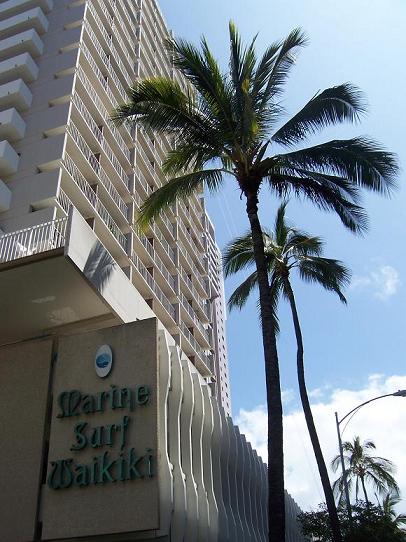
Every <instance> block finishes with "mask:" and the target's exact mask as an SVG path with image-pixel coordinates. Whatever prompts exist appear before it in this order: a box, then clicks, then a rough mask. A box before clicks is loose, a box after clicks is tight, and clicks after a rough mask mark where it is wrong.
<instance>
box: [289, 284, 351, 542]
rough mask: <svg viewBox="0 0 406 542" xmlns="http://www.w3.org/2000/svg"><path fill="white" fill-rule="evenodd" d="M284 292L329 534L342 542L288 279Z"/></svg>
mask: <svg viewBox="0 0 406 542" xmlns="http://www.w3.org/2000/svg"><path fill="white" fill-rule="evenodd" d="M285 285H286V291H287V294H288V298H289V303H290V308H291V311H292V318H293V324H294V328H295V335H296V342H297V376H298V381H299V390H300V398H301V400H302V406H303V412H304V415H305V419H306V424H307V429H308V431H309V435H310V440H311V442H312V446H313V450H314V455H315V457H316V462H317V467H318V469H319V474H320V479H321V483H322V485H323V490H324V496H325V499H326V504H327V510H328V514H329V518H330V526H331V533H332V537H333V542H342V536H341V529H340V522H339V519H338V514H337V508H336V505H335V501H334V495H333V490H332V488H331V485H330V479H329V476H328V472H327V467H326V463H325V461H324V457H323V452H322V450H321V446H320V442H319V437H318V435H317V430H316V426H315V424H314V420H313V414H312V410H311V407H310V402H309V397H308V395H307V389H306V379H305V370H304V363H303V355H304V348H303V336H302V330H301V327H300V321H299V316H298V312H297V308H296V301H295V296H294V294H293V290H292V287H291V285H290V282H289V279H286V281H285Z"/></svg>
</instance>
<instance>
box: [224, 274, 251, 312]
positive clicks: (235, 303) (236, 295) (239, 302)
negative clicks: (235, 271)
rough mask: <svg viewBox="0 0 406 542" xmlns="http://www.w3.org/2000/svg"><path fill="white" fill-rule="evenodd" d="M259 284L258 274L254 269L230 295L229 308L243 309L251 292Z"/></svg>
mask: <svg viewBox="0 0 406 542" xmlns="http://www.w3.org/2000/svg"><path fill="white" fill-rule="evenodd" d="M257 285H258V276H257V272H256V271H254V272H253V273H251V274H250V275H249V276H248V277H247V278H246V279H245V280H244V281H243V282H242V283H241V284H240V285H239V286H238V287H237V288H236V289H235V290H234V292H233V293H232V294H231V295H230V298H229V300H228V308H229V309H230V310H232V309H235V308H237V309H240V310H241V309H242V308H243V307H244V305H245V304H246V302H247V301H248V298H249V296H250V294H251V292H252V291H253V290H254V289H255V288H256V287H257Z"/></svg>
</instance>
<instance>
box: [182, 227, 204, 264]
mask: <svg viewBox="0 0 406 542" xmlns="http://www.w3.org/2000/svg"><path fill="white" fill-rule="evenodd" d="M178 226H179V228H180V231H181V232H182V233H183V235H184V236H185V239H187V242H188V243H189V245H190V247H191V249H192V251H193V254H194V255H195V257H196V260H197V261H198V262H199V264H200V265H201V266H202V268H203V269H205V265H204V260H203V257H202V256H201V254H200V252H199V248H198V247H197V245H196V243H195V242H194V240H193V237H192V235H191V232H190V231H188V230H187V229H186V226H185V225H184V223H183V220H182V219H181V218H180V217H179V218H178Z"/></svg>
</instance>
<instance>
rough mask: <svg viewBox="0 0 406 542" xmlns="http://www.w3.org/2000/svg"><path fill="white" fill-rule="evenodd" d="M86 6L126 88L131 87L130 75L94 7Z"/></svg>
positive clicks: (124, 50)
mask: <svg viewBox="0 0 406 542" xmlns="http://www.w3.org/2000/svg"><path fill="white" fill-rule="evenodd" d="M88 6H89V10H90V13H91V14H92V17H93V19H94V21H95V23H96V26H97V28H98V29H99V31H100V33H101V35H102V36H103V39H104V41H105V42H106V44H107V46H108V47H109V49H110V51H111V55H112V58H113V59H114V61H115V63H116V64H117V65H118V67H119V69H120V70H121V73H122V75H123V77H124V79H125V81H126V83H127V84H128V86H131V84H132V78H131V77H130V75H129V73H128V71H127V68H126V67H125V66H124V64H123V62H122V60H121V58H120V56H121V55H119V54H118V53H117V50H116V48H115V47H114V45H113V42H112V37H111V36H110V35H109V33H108V32H107V31H106V29H105V27H104V25H103V23H102V22H101V20H100V17H99V16H98V14H97V11H96V9H95V7H94V6H93V5H92V4H88ZM123 52H124V53H125V52H126V49H125V48H124V49H123ZM129 63H130V65H131V61H129Z"/></svg>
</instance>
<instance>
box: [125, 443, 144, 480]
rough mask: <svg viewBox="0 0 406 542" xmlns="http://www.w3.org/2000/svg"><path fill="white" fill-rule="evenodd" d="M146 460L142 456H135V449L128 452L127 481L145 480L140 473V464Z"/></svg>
mask: <svg viewBox="0 0 406 542" xmlns="http://www.w3.org/2000/svg"><path fill="white" fill-rule="evenodd" d="M143 459H144V457H143V456H142V455H141V456H140V457H137V456H136V455H135V450H134V448H131V450H129V451H128V456H127V467H128V469H127V478H126V479H127V480H136V479H140V478H143V476H142V474H141V473H140V471H139V470H138V469H139V464H140V463H141V461H142V460H143Z"/></svg>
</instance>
